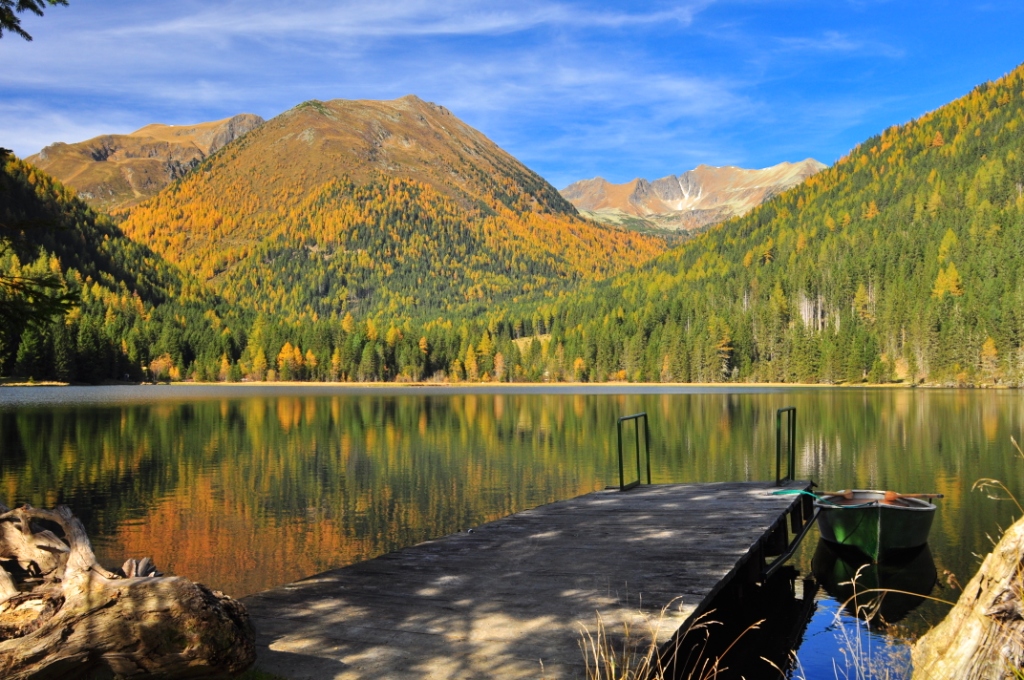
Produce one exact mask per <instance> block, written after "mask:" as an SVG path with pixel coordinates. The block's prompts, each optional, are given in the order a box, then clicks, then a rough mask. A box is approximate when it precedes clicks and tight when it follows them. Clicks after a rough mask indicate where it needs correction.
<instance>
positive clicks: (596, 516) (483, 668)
mask: <svg viewBox="0 0 1024 680" xmlns="http://www.w3.org/2000/svg"><path fill="white" fill-rule="evenodd" d="M798 485H806V483H798ZM773 488H774V487H773V486H772V485H770V484H764V483H717V484H679V485H654V486H648V487H642V488H640V489H637V490H634V491H630V492H628V493H619V492H617V491H614V492H607V491H605V492H596V493H593V494H588V495H586V496H581V497H579V498H575V499H571V500H568V501H560V502H557V503H552V504H549V505H545V506H541V507H539V508H535V509H533V510H527V511H524V512H520V513H517V514H515V515H512V516H510V517H506V518H504V519H501V520H498V521H495V522H491V523H489V524H485V525H483V526H480V527H477V528H476V529H475V530H474V531H473V532H472V533H468V532H466V533H460V534H455V535H452V536H447V537H444V538H441V539H438V540H435V541H428V542H425V543H422V544H419V545H417V546H412V547H409V548H405V549H403V550H399V551H396V552H394V553H390V554H388V555H384V556H382V557H378V558H376V559H373V560H370V561H367V562H362V563H359V564H354V565H351V566H348V567H344V568H341V569H336V570H333V571H329V572H325V573H323V574H320V575H318V576H314V577H312V578H309V579H306V580H303V581H299V582H296V583H293V584H290V585H287V586H282V587H280V588H275V589H273V590H270V591H266V592H264V593H260V594H257V595H253V596H250V597H248V598H245V599H244V602H245V604H246V606H247V607H248V609H249V611H250V614H251V616H252V619H253V624H254V627H255V628H256V631H257V646H258V650H259V651H258V654H259V660H258V668H259V669H260V670H263V671H266V672H270V673H274V674H277V675H281V676H284V677H287V678H295V679H300V678H317V679H318V680H319V679H320V678H346V679H347V678H382V677H387V678H409V679H411V680H426V679H433V678H485V677H502V678H552V679H553V678H583V677H585V674H584V667H583V653H582V651H581V648H580V639H581V637H582V634H583V633H584V631H585V630H590V631H593V630H594V629H595V628H596V623H597V619H598V613H599V612H600V616H601V619H602V621H603V622H604V625H605V626H606V628H607V629H608V630H609V631H620V630H623V629H625V628H626V627H629V628H630V629H631V630H633V631H650V625H649V623H648V621H650V620H654V619H659V617H661V618H660V621H661V626H660V628H659V630H657V631H650V633H649V635H650V636H651V637H652V639H651V640H650V641H651V642H654V643H655V644H657V645H658V646H659V647H662V648H663V645H664V644H666V643H668V642H669V641H670V640H671V639H672V637H673V636H674V635H675V634H676V631H678V630H679V629H681V628H682V627H683V626H684V625H686V623H687V621H688V619H690V617H691V616H692V615H693V614H694V613H695V612H696V611H697V610H698V609H700V610H701V611H706V610H707V609H709V608H711V607H709V606H708V603H710V602H712V598H716V597H718V598H723V599H722V602H724V603H725V605H722V606H721V608H722V609H723V610H725V609H729V608H733V607H731V606H728V599H727V598H729V597H732V596H731V595H730V594H729V592H730V591H729V589H728V588H726V584H727V583H729V582H730V581H736V582H737V583H740V582H743V583H745V584H747V585H746V586H745V587H746V588H747V589H748V590H749V581H748V580H747V579H740V578H734V577H736V576H737V574H741V575H742V574H746V573H747V572H752V571H753V572H756V573H760V569H761V566H760V565H761V564H762V563H763V553H764V550H763V548H764V546H765V545H766V544H768V543H770V542H771V540H772V536H773V535H776V534H777V533H778V530H779V528H780V527H782V528H783V530H784V528H785V526H786V523H787V519H788V513H789V512H791V511H792V510H793V508H794V507H796V506H797V505H798V504H799V501H797V500H795V499H794V497H792V496H790V497H779V496H774V497H773V496H770V495H768V492H769V491H770V490H771V489H773ZM785 573H788V572H787V571H786V570H782V571H781V572H780V575H781V574H785ZM766 592H767V591H766ZM673 602H680V603H681V605H680V606H675V605H673V606H672V607H668V608H666V605H667V604H669V603H673ZM714 602H716V603H717V602H718V600H717V599H716V600H714ZM663 608H665V611H666V613H665V614H664V616H663V615H662V609H663ZM779 608H780V609H781V607H779ZM745 644H746V643H745ZM789 648H790V647H786V650H788V649H789ZM746 655H748V651H747V650H746V649H745V650H744V656H746ZM755 658H756V657H755ZM730 665H731V664H730Z"/></svg>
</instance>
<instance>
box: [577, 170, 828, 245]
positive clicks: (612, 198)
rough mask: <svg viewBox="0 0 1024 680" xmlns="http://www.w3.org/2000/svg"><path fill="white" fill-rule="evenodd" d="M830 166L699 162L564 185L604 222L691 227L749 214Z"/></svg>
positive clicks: (587, 211) (583, 208) (579, 206)
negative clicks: (656, 174) (619, 179)
mask: <svg viewBox="0 0 1024 680" xmlns="http://www.w3.org/2000/svg"><path fill="white" fill-rule="evenodd" d="M825 167H826V166H825V165H824V164H822V163H819V162H818V161H816V160H814V159H813V158H808V159H805V160H803V161H800V162H798V163H788V162H783V163H779V164H778V165H774V166H771V167H769V168H763V169H760V170H749V169H744V168H737V167H734V166H724V167H714V166H710V165H698V166H697V167H696V168H694V169H693V170H688V171H687V172H684V173H682V174H681V175H669V176H667V177H662V178H661V179H658V180H655V181H653V182H650V181H648V180H646V179H643V178H637V179H634V180H633V181H631V182H626V183H624V184H612V183H611V182H608V181H607V180H605V179H603V178H601V177H596V178H594V179H588V180H581V181H579V182H574V183H573V184H570V185H569V186H568V187H566V188H565V189H562V191H561V194H562V195H563V196H564V197H565V198H566V199H568V200H569V201H570V202H571V203H572V204H573V205H574V206H576V208H577V209H578V210H580V211H581V212H582V213H583V214H584V215H585V216H587V217H590V218H591V219H594V220H597V221H598V222H604V223H609V224H620V225H625V226H632V227H641V228H649V229H668V230H673V231H677V230H683V231H691V230H693V229H698V228H700V227H704V226H707V225H709V224H714V223H717V222H722V221H725V220H727V219H730V218H732V217H737V216H740V215H744V214H746V213H747V212H749V211H750V210H752V209H753V208H755V207H756V206H758V205H760V204H761V203H763V202H764V201H766V200H767V199H769V198H771V197H772V196H775V195H776V194H779V193H781V192H783V191H785V190H786V189H789V188H790V187H793V186H795V185H797V184H800V183H801V182H803V181H804V180H805V179H807V178H808V177H810V176H812V175H814V174H816V173H818V172H820V171H821V170H823V169H824V168H825Z"/></svg>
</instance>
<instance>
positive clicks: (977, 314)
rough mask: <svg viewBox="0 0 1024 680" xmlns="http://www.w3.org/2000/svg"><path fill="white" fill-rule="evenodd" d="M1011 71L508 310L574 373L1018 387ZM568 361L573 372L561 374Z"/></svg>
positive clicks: (1019, 164) (1023, 266)
mask: <svg viewBox="0 0 1024 680" xmlns="http://www.w3.org/2000/svg"><path fill="white" fill-rule="evenodd" d="M1022 90H1024V68H1017V69H1016V70H1014V71H1013V72H1012V73H1010V74H1009V75H1007V76H1006V77H1004V78H1002V79H1000V80H998V81H996V82H992V83H987V84H984V85H981V86H979V87H978V88H976V89H975V90H974V91H973V92H971V93H970V94H969V95H968V96H966V97H964V98H962V99H960V100H957V101H955V102H953V103H952V104H949V105H947V106H944V107H942V108H941V109H939V110H937V111H935V112H932V113H930V114H927V115H925V116H922V117H921V118H920V119H918V120H915V121H913V122H911V123H908V124H906V125H900V126H896V127H893V128H890V129H888V130H886V131H885V132H884V133H882V134H880V135H878V136H876V137H873V138H871V139H869V140H867V141H866V142H864V143H863V144H861V145H860V146H858V147H857V148H855V149H854V150H853V151H851V152H850V154H849V155H847V156H846V157H845V158H843V159H841V160H840V161H839V162H838V163H837V164H836V165H835V166H834V167H832V168H830V169H828V170H825V171H823V172H821V173H819V174H817V175H815V176H814V177H812V178H810V179H809V180H807V182H805V183H804V184H803V185H800V186H799V187H797V188H795V189H793V190H791V191H788V192H786V193H785V194H783V195H781V196H779V197H777V198H775V199H773V200H772V201H770V202H768V203H766V204H764V205H763V206H762V207H760V208H758V209H755V210H754V211H753V212H752V213H751V214H749V215H748V216H746V217H744V218H741V219H739V220H735V221H732V222H729V223H726V224H724V225H723V226H721V227H718V228H715V229H713V230H711V231H710V232H708V233H706V234H704V235H702V236H701V237H699V238H697V239H695V240H694V241H692V242H690V243H688V244H686V245H684V246H682V247H680V248H678V249H676V250H674V251H672V252H671V253H669V254H666V255H665V256H663V257H661V258H659V259H658V260H657V261H655V262H652V263H649V264H647V265H645V266H643V267H641V268H640V269H638V270H637V271H636V272H633V273H629V274H625V275H623V276H620V277H618V278H616V279H614V280H610V281H607V282H604V283H599V284H596V285H593V286H590V287H588V288H585V289H583V290H581V291H579V292H578V293H575V294H572V295H566V296H564V297H563V298H561V299H560V300H558V301H557V302H555V303H553V304H547V303H542V304H540V305H538V306H534V307H531V308H528V309H527V310H526V311H524V312H521V313H520V315H521V316H523V317H524V318H526V317H531V318H542V319H546V320H547V326H548V327H550V328H551V329H552V330H551V332H552V333H553V338H552V340H551V343H553V344H552V346H554V347H561V348H562V355H564V356H565V357H566V358H567V359H571V360H572V365H564V366H563V365H559V366H558V369H559V370H561V371H563V372H564V373H567V374H570V373H575V374H576V375H578V376H580V377H585V378H586V379H589V380H606V379H608V378H610V377H616V376H618V377H621V378H625V379H629V380H648V381H658V380H672V381H725V380H755V381H787V382H797V381H799V382H813V383H816V382H826V383H836V382H861V381H864V380H870V381H872V382H885V381H891V380H901V381H906V382H916V381H922V380H924V381H929V382H934V383H942V384H966V383H999V382H1002V383H1012V384H1020V383H1021V382H1022V380H1024V348H1022V343H1024V97H1022ZM573 367H575V368H573Z"/></svg>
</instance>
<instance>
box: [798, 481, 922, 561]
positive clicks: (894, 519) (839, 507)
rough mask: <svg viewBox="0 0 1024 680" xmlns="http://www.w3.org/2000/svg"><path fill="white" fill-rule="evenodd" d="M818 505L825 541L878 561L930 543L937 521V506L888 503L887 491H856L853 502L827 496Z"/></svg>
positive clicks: (919, 501)
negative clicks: (929, 538)
mask: <svg viewBox="0 0 1024 680" xmlns="http://www.w3.org/2000/svg"><path fill="white" fill-rule="evenodd" d="M815 505H816V506H817V507H818V509H819V512H818V530H819V531H820V532H821V537H822V538H823V539H824V540H826V541H828V542H829V543H831V544H833V545H835V546H839V547H840V548H847V549H853V550H856V551H859V552H860V553H862V554H864V555H865V556H867V557H868V558H870V559H872V560H875V561H877V560H879V559H882V558H885V557H892V556H897V555H899V554H900V553H901V552H907V551H910V550H913V549H915V548H920V547H921V546H922V545H924V544H925V543H927V542H928V532H929V531H931V527H932V520H933V519H934V517H935V504H934V503H930V502H928V501H926V500H922V499H918V498H899V499H896V500H895V501H890V502H886V500H885V492H884V491H870V490H855V491H853V493H852V498H848V497H844V496H842V495H836V496H825V497H824V498H822V499H820V500H817V501H815Z"/></svg>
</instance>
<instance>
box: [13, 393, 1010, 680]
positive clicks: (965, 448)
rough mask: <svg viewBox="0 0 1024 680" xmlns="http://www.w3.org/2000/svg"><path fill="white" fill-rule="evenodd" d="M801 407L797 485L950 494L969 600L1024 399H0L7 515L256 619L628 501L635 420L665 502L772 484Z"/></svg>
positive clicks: (831, 640) (814, 649) (996, 527)
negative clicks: (977, 486) (548, 515)
mask: <svg viewBox="0 0 1024 680" xmlns="http://www.w3.org/2000/svg"><path fill="white" fill-rule="evenodd" d="M785 406H794V407H796V409H797V436H796V442H797V477H798V478H800V479H813V480H814V481H815V482H816V483H817V484H818V485H819V487H821V489H841V488H850V487H856V488H882V489H895V490H898V491H901V492H939V493H942V494H945V498H944V499H943V500H941V501H938V506H939V509H938V512H937V515H936V518H935V523H934V525H933V528H932V533H931V539H930V542H929V546H930V558H931V560H933V562H934V569H935V573H936V574H937V575H938V577H939V581H940V584H939V585H937V586H936V587H935V589H934V591H933V592H932V593H931V594H932V596H934V597H937V598H940V599H948V600H955V599H956V597H957V596H958V595H959V591H958V590H956V589H954V588H951V587H949V586H948V585H946V583H947V581H948V580H949V575H950V574H952V575H953V576H954V577H955V579H956V580H958V581H959V582H960V583H966V582H967V580H968V579H970V578H971V576H972V575H973V574H974V572H975V571H976V569H977V567H978V566H979V564H980V559H979V557H978V555H984V554H985V553H987V552H988V551H989V550H990V549H991V545H992V543H991V538H998V535H999V533H1000V528H1001V527H1006V526H1008V525H1009V524H1010V523H1011V522H1012V521H1013V519H1014V517H1015V513H1016V512H1017V508H1016V506H1015V505H1014V504H1013V503H1012V502H1005V501H1004V502H1000V501H995V500H991V499H989V498H987V497H986V495H985V494H984V493H981V492H978V491H972V485H973V484H974V483H975V481H977V480H978V479H980V478H985V477H992V478H997V479H1000V480H1002V481H1003V482H1004V483H1005V484H1006V486H1007V487H1008V488H1009V489H1010V491H1011V492H1013V493H1014V494H1016V495H1018V496H1022V495H1024V494H1022V492H1024V460H1022V459H1021V457H1020V456H1019V455H1018V453H1017V451H1016V450H1015V449H1014V446H1013V444H1012V442H1011V437H1016V438H1017V439H1018V440H1019V439H1020V433H1021V425H1022V419H1024V400H1022V399H1021V398H1020V393H1019V392H1017V391H1013V390H939V389H935V390H931V389H928V390H926V389H901V388H897V389H886V388H879V389H862V388H819V387H807V388H778V387H765V388H761V387H721V388H719V387H699V388H698V387H692V388H691V387H664V388H663V387H659V386H631V385H613V386H607V385H601V386H594V387H589V386H530V387H525V386H524V387H511V388H510V387H508V386H503V387H480V388H458V387H454V388H452V387H426V388H400V387H394V388H388V387H351V388H350V387H335V386H306V385H303V386H295V387H288V386H257V385H234V386H232V385H226V386H218V385H209V386H207V385H202V386H180V385H171V386H145V387H73V388H49V387H28V388H16V387H3V388H0V447H2V448H0V501H2V502H4V503H6V504H7V505H10V506H13V505H14V504H17V503H24V502H27V503H31V504H33V505H37V506H45V507H51V506H53V505H55V504H58V503H63V504H66V505H68V506H70V507H71V509H72V510H73V511H74V512H75V514H76V515H77V516H78V517H79V518H81V519H82V521H83V522H84V524H85V526H86V529H87V530H88V532H89V535H90V536H91V538H92V540H93V544H94V547H95V549H96V554H97V557H98V558H99V561H100V562H101V563H103V564H105V565H107V566H117V565H119V564H121V562H123V561H124V560H125V559H126V558H128V557H136V558H140V557H143V556H150V557H152V558H153V559H154V561H155V562H156V564H157V566H158V567H159V568H160V569H162V570H163V571H165V572H168V573H174V574H182V575H186V576H188V577H190V578H192V579H194V580H197V581H201V582H203V583H206V584H208V585H210V586H212V587H214V588H217V589H220V590H223V591H224V592H226V593H228V594H230V595H232V596H235V597H241V596H244V595H247V594H250V593H254V592H257V591H259V590H263V589H266V588H270V587H272V586H275V585H280V584H282V583H286V582H289V581H293V580H296V579H299V578H302V577H304V576H309V575H311V574H315V573H317V572H320V571H324V570H326V569H331V568H334V567H339V566H343V565H346V564H351V563H353V562H357V561H360V560H366V559H370V558H372V557H375V556H377V555H381V554H383V553H386V552H389V551H391V550H394V549H396V548H400V547H402V546H407V545H411V544H414V543H417V542H419V541H422V540H425V539H428V538H431V537H437V536H442V535H445V534H449V533H452V532H456V531H459V530H462V529H467V528H471V527H474V526H477V525H479V524H482V523H484V522H487V521H490V520H493V519H497V518H499V517H503V516H506V515H508V514H511V513H513V512H516V511H519V510H523V509H526V508H530V507H534V506H537V505H540V504H543V503H547V502H551V501H554V500H558V499H564V498H570V497H573V496H577V495H580V494H583V493H588V492H590V491H594V490H597V489H601V488H604V487H605V486H606V485H610V484H617V483H618V457H617V452H616V437H615V423H616V419H617V418H618V417H619V416H621V415H627V414H631V413H636V412H641V411H644V412H647V413H648V416H649V421H650V429H651V464H652V472H653V480H654V482H656V483H657V482H702V481H741V480H767V479H774V475H775V421H776V410H777V409H778V408H781V407H785ZM990 537H991V538H990ZM816 544H817V531H816V530H814V531H813V532H812V533H811V535H810V536H809V537H808V539H807V540H806V541H805V542H804V544H803V545H802V546H801V549H800V552H799V554H798V555H797V557H796V558H795V561H794V564H795V565H796V566H797V568H799V569H800V570H801V571H802V572H808V571H810V570H811V567H812V561H814V560H815V559H817V561H818V562H820V560H821V558H820V557H818V558H815V556H814V552H815V549H816ZM818 597H819V602H818V610H817V613H816V614H815V615H814V617H813V619H812V620H811V623H810V625H809V626H808V628H807V630H806V631H805V633H804V635H803V643H802V644H801V647H800V651H799V664H798V668H797V670H796V674H797V675H798V677H800V676H803V677H807V678H809V679H810V678H818V677H833V671H832V670H831V669H832V666H831V660H832V658H833V656H835V655H836V653H837V652H836V646H837V642H836V638H837V636H840V635H841V634H842V630H841V629H842V628H843V626H837V625H836V618H835V614H836V612H837V610H838V604H837V603H836V600H835V599H833V598H830V597H828V596H827V595H826V594H825V593H821V594H819V596H818ZM946 609H947V607H946V606H945V605H942V604H939V603H936V602H931V601H928V602H925V603H923V604H921V605H920V606H917V607H916V608H914V609H912V611H909V612H904V613H901V617H900V618H901V621H900V624H901V626H902V627H903V630H904V631H906V632H908V633H910V634H912V635H918V634H921V633H922V632H924V631H925V630H927V628H928V627H929V626H931V625H933V624H934V623H935V622H936V621H937V620H939V619H940V618H941V617H942V616H943V615H944V613H945V611H946ZM843 618H844V619H845V620H846V622H847V626H852V628H854V629H856V628H857V626H856V624H852V623H851V621H852V619H850V618H849V617H845V616H844V617H843ZM863 635H864V639H866V640H867V641H868V643H870V644H877V645H884V644H886V640H887V639H889V638H885V637H882V636H881V635H880V634H876V633H869V632H867V631H863ZM897 647H899V645H898V644H897ZM826 670H827V674H825V675H823V674H822V673H824V672H825V671H826ZM776 677H777V674H776Z"/></svg>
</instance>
